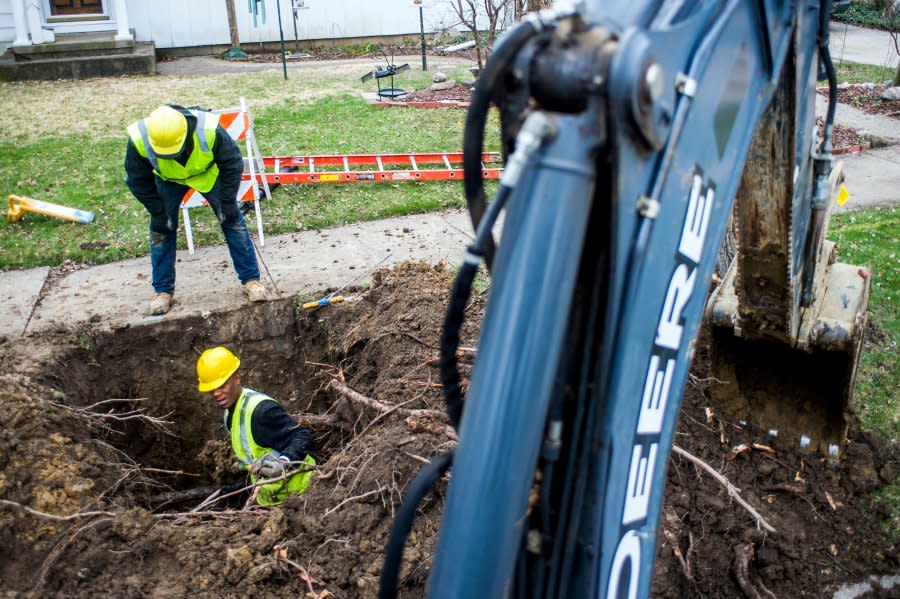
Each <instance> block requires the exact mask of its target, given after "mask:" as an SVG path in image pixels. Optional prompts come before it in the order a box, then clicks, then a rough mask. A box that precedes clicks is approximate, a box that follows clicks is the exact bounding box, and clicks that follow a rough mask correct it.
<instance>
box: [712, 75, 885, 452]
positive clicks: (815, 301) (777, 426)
mask: <svg viewBox="0 0 900 599" xmlns="http://www.w3.org/2000/svg"><path fill="white" fill-rule="evenodd" d="M794 86H795V74H794V65H792V64H789V65H786V67H785V69H784V72H783V76H782V80H781V83H780V84H779V89H778V90H777V91H776V93H775V95H774V97H773V100H772V103H771V104H770V106H769V108H768V114H766V115H764V117H763V118H762V119H761V120H760V122H759V123H760V124H759V126H758V128H757V130H756V132H755V134H754V138H753V141H752V143H751V147H750V152H749V154H748V157H747V161H746V162H745V167H744V171H743V174H742V179H741V185H740V188H739V190H738V193H737V197H736V200H735V208H734V212H733V218H734V227H733V230H734V234H735V239H736V245H737V254H736V256H735V258H734V260H733V261H732V262H731V266H730V268H729V270H728V272H727V274H726V275H725V277H724V280H723V281H722V283H721V285H720V286H719V287H718V288H717V289H716V290H715V291H714V292H713V295H712V296H711V298H710V301H709V302H708V304H707V319H708V321H709V324H710V325H711V327H710V329H711V330H710V338H711V339H710V341H711V346H710V365H711V386H710V393H711V396H712V400H713V404H714V406H715V407H717V408H718V409H719V410H720V411H722V412H723V413H725V414H728V415H730V416H732V417H734V418H736V419H737V420H739V421H744V422H746V423H748V424H750V425H753V426H755V427H758V428H760V429H762V430H764V431H766V432H767V433H768V434H769V435H770V437H772V439H771V442H772V443H773V444H777V445H780V446H792V447H794V448H798V449H800V450H802V451H807V452H810V453H817V454H820V455H825V456H828V457H830V458H833V459H837V458H838V457H839V456H840V453H841V450H842V448H843V446H844V444H845V440H846V433H847V428H848V425H849V422H850V399H851V397H852V394H853V386H854V383H855V380H856V368H857V365H858V363H859V356H860V349H861V346H862V337H863V330H864V328H865V325H866V309H867V306H868V299H869V286H870V273H869V271H868V270H867V269H865V268H861V267H857V266H851V265H848V264H841V263H836V262H835V246H834V244H833V243H832V242H830V241H827V240H825V235H826V231H827V224H828V218H829V216H830V212H829V211H830V208H831V206H832V205H834V203H835V199H836V198H837V196H838V194H839V193H840V190H841V188H842V185H843V165H842V164H841V163H838V164H835V165H834V166H833V168H831V169H830V173H829V175H828V180H827V189H826V190H825V191H827V192H828V197H827V198H824V199H825V200H827V201H822V202H819V203H818V206H817V205H816V202H812V201H811V198H812V196H813V194H812V192H811V190H812V181H813V179H814V177H815V168H816V167H821V165H815V166H814V163H815V159H819V160H820V161H821V157H820V156H814V154H815V152H812V153H811V152H809V148H810V147H815V145H816V141H817V140H816V134H815V132H814V131H809V130H808V129H807V128H805V127H802V128H798V127H797V122H801V123H802V122H806V119H808V118H809V116H810V114H811V112H810V111H814V106H813V105H811V104H812V101H811V100H808V101H807V102H808V103H804V104H803V105H800V104H799V103H798V102H797V101H796V98H797V97H798V96H797V95H796V94H795V92H794V90H795V87H794ZM825 164H826V165H830V156H828V157H827V159H826V162H825Z"/></svg>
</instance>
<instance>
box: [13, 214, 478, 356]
mask: <svg viewBox="0 0 900 599" xmlns="http://www.w3.org/2000/svg"><path fill="white" fill-rule="evenodd" d="M471 229H472V226H471V223H470V222H469V217H468V214H467V213H466V212H465V211H463V210H455V211H449V212H440V213H433V214H426V215H412V216H405V217H399V218H392V219H388V220H383V221H374V222H368V223H360V224H354V225H349V226H345V227H340V228H335V229H323V230H320V231H304V232H301V233H290V234H285V235H277V236H272V237H268V238H267V239H266V245H265V247H260V248H258V249H259V255H260V258H261V263H260V271H261V272H262V275H263V277H262V280H263V282H264V283H265V284H266V286H267V287H268V288H269V291H270V293H271V294H272V295H273V296H276V297H277V298H288V297H291V296H294V295H309V294H314V293H317V292H321V291H324V290H326V289H337V288H339V287H341V286H343V285H346V284H348V283H351V282H352V283H353V284H354V285H362V284H368V283H369V282H370V281H371V275H372V272H373V271H374V269H375V268H376V267H390V266H394V265H396V264H398V263H400V262H403V261H406V260H423V261H426V262H429V263H432V264H433V263H437V262H439V261H441V260H450V261H451V263H453V264H456V263H457V262H458V261H459V260H460V259H461V258H462V254H463V251H464V249H465V246H466V245H467V244H468V243H469V242H470V241H471V238H472V236H471V235H470V231H471ZM177 256H178V257H177V264H176V269H177V272H176V290H175V303H174V305H173V306H172V310H171V311H170V312H169V313H168V314H166V315H164V316H151V315H150V313H149V305H150V299H151V298H152V296H153V289H152V287H151V285H150V259H149V257H144V258H136V259H132V260H123V261H121V262H115V263H112V264H104V265H102V266H93V267H90V268H85V269H83V270H78V271H75V272H72V273H69V274H67V275H64V276H61V277H56V278H52V279H51V278H50V277H49V275H50V269H49V268H46V267H42V268H34V269H30V270H20V271H10V272H2V273H0V289H2V292H0V338H2V337H7V338H10V339H12V338H17V337H21V336H25V335H38V334H41V333H45V332H49V331H55V330H59V329H77V328H78V327H79V326H90V328H92V329H94V330H114V329H118V328H121V327H124V326H133V325H140V324H147V323H153V322H158V321H160V320H161V319H163V318H170V319H171V318H182V317H186V316H197V315H200V316H203V315H206V314H209V313H213V312H222V311H226V310H232V309H235V308H237V307H239V306H241V305H243V304H244V303H245V302H246V299H245V297H244V295H243V291H242V289H241V287H240V283H239V282H238V279H237V276H236V275H235V273H234V270H233V269H232V266H231V259H230V257H229V255H228V249H227V247H226V246H225V245H217V246H213V247H204V248H198V249H197V250H196V253H195V254H194V255H190V254H189V253H188V251H187V250H179V251H178V254H177Z"/></svg>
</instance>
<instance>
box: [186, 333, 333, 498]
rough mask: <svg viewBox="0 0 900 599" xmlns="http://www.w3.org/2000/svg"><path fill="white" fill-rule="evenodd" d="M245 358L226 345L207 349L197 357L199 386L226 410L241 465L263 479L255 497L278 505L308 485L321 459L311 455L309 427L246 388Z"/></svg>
mask: <svg viewBox="0 0 900 599" xmlns="http://www.w3.org/2000/svg"><path fill="white" fill-rule="evenodd" d="M240 365H241V361H240V359H239V358H238V357H237V356H236V355H234V354H233V353H232V352H231V351H230V350H228V349H227V348H225V347H213V348H210V349H207V350H206V351H204V352H203V353H202V354H201V355H200V358H199V359H198V360H197V378H198V387H197V388H198V389H199V391H200V392H201V393H209V394H211V395H212V398H213V399H214V400H215V402H216V404H218V406H219V407H220V408H222V409H223V410H225V414H224V417H225V430H226V431H227V432H228V435H229V437H230V439H231V448H232V449H233V450H234V453H235V455H237V458H238V460H239V461H240V464H241V467H242V468H244V469H246V470H248V471H249V472H250V480H251V482H252V483H253V484H254V485H256V483H257V482H259V481H263V480H265V481H269V482H266V483H264V484H261V485H259V487H258V489H259V490H258V492H257V495H256V501H257V503H259V504H260V505H278V504H280V503H281V502H282V501H284V498H285V497H286V496H287V495H289V494H299V493H302V492H303V491H305V490H306V489H307V487H309V484H310V482H311V480H312V476H313V468H314V466H315V464H316V461H315V460H314V459H313V457H312V456H311V455H309V453H308V451H309V446H310V435H309V432H308V431H307V430H306V429H305V428H303V427H302V426H301V425H300V424H298V423H297V421H296V420H294V418H293V417H291V415H290V414H288V413H287V412H286V411H285V409H284V407H282V405H281V404H280V403H278V402H277V401H276V400H274V399H272V398H271V397H269V396H268V395H265V394H264V393H260V392H258V391H254V390H252V389H247V388H244V387H243V386H242V385H241V375H240V374H239V373H238V367H239V366H240Z"/></svg>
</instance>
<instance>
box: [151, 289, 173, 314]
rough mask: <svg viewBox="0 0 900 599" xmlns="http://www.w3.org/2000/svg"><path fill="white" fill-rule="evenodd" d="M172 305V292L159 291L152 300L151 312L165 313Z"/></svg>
mask: <svg viewBox="0 0 900 599" xmlns="http://www.w3.org/2000/svg"><path fill="white" fill-rule="evenodd" d="M171 307H172V294H171V293H166V292H164V291H163V292H160V293H157V294H156V295H155V296H153V300H152V301H151V302H150V314H154V315H156V314H165V313H166V312H168V311H169V308H171Z"/></svg>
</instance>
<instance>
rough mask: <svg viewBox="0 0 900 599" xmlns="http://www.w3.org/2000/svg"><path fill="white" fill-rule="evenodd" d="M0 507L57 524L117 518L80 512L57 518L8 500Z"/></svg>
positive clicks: (1, 501) (103, 513)
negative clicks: (20, 511)
mask: <svg viewBox="0 0 900 599" xmlns="http://www.w3.org/2000/svg"><path fill="white" fill-rule="evenodd" d="M0 505H7V506H9V507H15V508H18V509H20V510H22V511H24V512H27V513H29V514H31V515H32V516H37V517H39V518H46V519H47V520H54V521H56V522H69V521H71V520H78V519H79V518H92V517H94V516H107V517H110V518H111V517H113V516H115V514H114V513H113V512H78V513H76V514H70V515H68V516H57V515H56V514H48V513H47V512H39V511H38V510H34V509H31V508H30V507H28V506H27V505H22V504H21V503H16V502H15V501H9V500H8V499H0Z"/></svg>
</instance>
